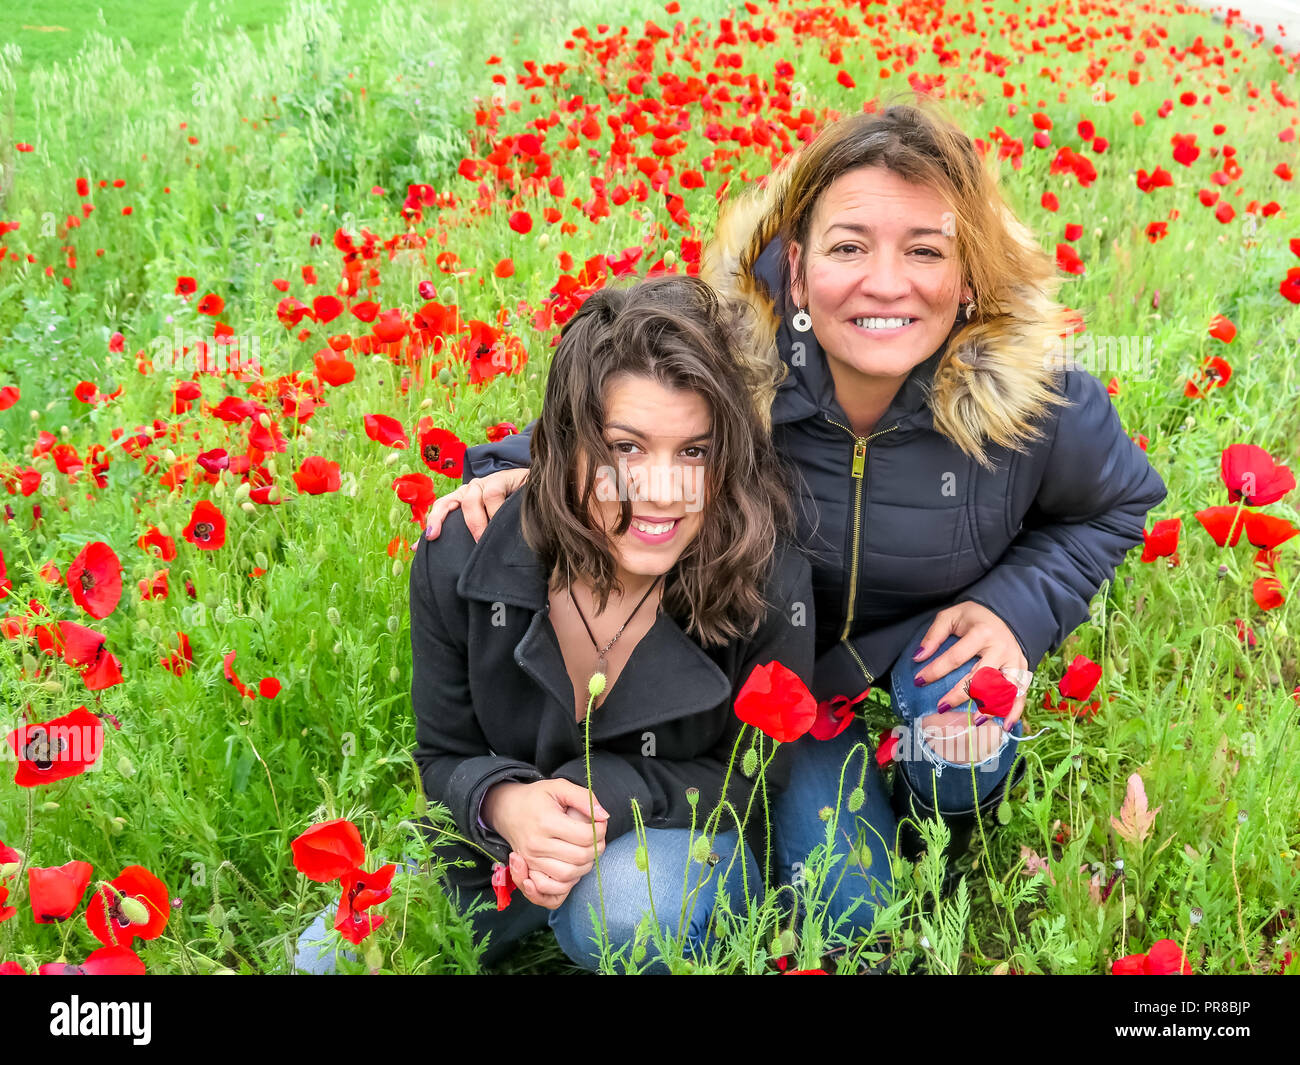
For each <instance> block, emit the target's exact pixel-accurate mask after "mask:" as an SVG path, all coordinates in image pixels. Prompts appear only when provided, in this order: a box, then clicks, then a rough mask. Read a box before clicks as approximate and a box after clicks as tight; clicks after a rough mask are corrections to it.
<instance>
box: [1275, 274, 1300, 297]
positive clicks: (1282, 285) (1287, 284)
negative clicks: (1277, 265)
mask: <svg viewBox="0 0 1300 1065" xmlns="http://www.w3.org/2000/svg"><path fill="white" fill-rule="evenodd" d="M1277 290H1278V292H1280V293H1281V294H1282V295H1283V297H1285V298H1286V299H1288V300H1290V301H1291V302H1292V303H1300V266H1293V267H1291V269H1290V270H1288V271H1287V272H1286V277H1285V278H1283V279H1282V281H1281V282H1279V284H1278V286H1277Z"/></svg>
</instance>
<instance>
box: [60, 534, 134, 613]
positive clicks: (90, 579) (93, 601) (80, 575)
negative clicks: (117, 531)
mask: <svg viewBox="0 0 1300 1065" xmlns="http://www.w3.org/2000/svg"><path fill="white" fill-rule="evenodd" d="M66 580H67V582H68V591H70V592H71V593H72V601H73V602H74V603H76V604H77V606H79V607H81V609H82V610H84V611H85V612H86V613H87V614H89V615H90V616H91V617H92V618H106V617H108V615H109V614H111V613H112V612H113V611H114V610H115V609H117V604H118V602H119V601H120V600H121V598H122V564H121V563H120V562H119V561H118V560H117V555H116V554H114V552H113V549H112V548H111V547H109V546H108V544H105V543H101V542H100V541H98V540H96V541H95V542H94V543H90V544H87V545H86V546H85V547H84V548H82V549H81V553H80V554H79V555H77V557H76V558H75V559H73V560H72V565H71V566H69V567H68V572H67V574H66Z"/></svg>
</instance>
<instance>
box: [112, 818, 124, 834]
mask: <svg viewBox="0 0 1300 1065" xmlns="http://www.w3.org/2000/svg"><path fill="white" fill-rule="evenodd" d="M108 830H109V831H110V832H111V833H113V835H115V836H120V835H121V834H122V833H123V832H124V831H125V830H126V818H125V817H115V818H113V820H111V821H110V822H109V823H108Z"/></svg>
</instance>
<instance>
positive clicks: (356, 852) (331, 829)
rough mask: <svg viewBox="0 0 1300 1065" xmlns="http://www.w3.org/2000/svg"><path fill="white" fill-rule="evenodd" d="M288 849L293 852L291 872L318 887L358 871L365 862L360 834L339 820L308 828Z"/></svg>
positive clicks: (344, 821) (354, 826) (350, 825)
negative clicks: (296, 873)
mask: <svg viewBox="0 0 1300 1065" xmlns="http://www.w3.org/2000/svg"><path fill="white" fill-rule="evenodd" d="M289 846H290V847H291V848H293V865H294V868H295V869H297V870H298V872H300V873H302V875H303V876H305V877H306V878H307V879H308V880H315V881H316V882H317V883H318V884H328V883H329V882H330V881H331V880H337V879H338V878H339V877H341V876H343V875H344V874H346V873H348V872H349V871H352V870H355V869H360V868H361V866H362V864H363V863H364V862H365V860H366V848H365V845H364V844H363V843H362V842H361V833H360V832H359V831H357V826H356V825H354V824H353V823H352V822H351V821H347V820H344V819H343V818H339V819H338V820H335V821H322V822H320V823H319V824H315V825H312V826H311V828H309V829H307V831H306V832H304V833H303V834H302V835H301V836H299V837H298V838H297V839H295V840H294V841H293V842H292V843H290V844H289Z"/></svg>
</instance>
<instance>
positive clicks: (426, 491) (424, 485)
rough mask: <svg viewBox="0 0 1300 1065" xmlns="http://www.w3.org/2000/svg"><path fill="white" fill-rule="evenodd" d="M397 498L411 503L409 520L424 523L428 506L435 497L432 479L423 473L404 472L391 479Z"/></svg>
mask: <svg viewBox="0 0 1300 1065" xmlns="http://www.w3.org/2000/svg"><path fill="white" fill-rule="evenodd" d="M393 488H394V489H396V491H397V498H398V499H400V500H401V501H402V502H403V503H409V504H410V505H411V520H412V521H418V522H420V524H422V525H423V524H424V519H425V518H426V517H427V516H428V514H429V508H430V507H431V506H433V501H434V500H435V499H436V498H437V496H436V495H435V494H434V491H433V479H432V478H431V477H429V476H428V475H427V474H424V473H406V474H403V475H402V476H401V477H398V478H397V479H396V480H395V481H393Z"/></svg>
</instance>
